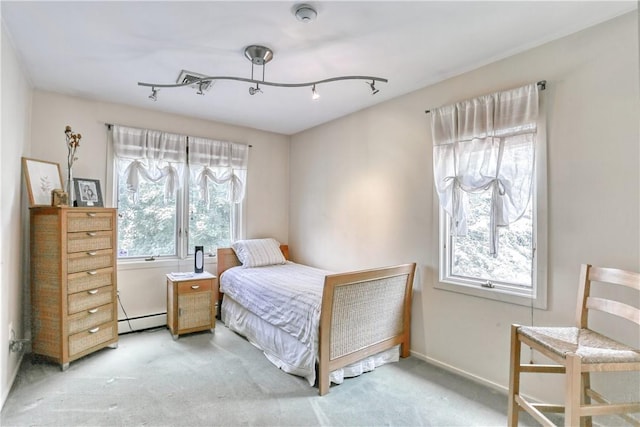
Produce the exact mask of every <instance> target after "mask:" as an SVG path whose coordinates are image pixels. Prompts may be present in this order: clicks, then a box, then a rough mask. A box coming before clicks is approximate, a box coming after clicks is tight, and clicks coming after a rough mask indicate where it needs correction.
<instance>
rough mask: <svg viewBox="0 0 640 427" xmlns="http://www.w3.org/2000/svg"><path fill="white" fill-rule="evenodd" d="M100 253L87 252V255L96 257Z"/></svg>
mask: <svg viewBox="0 0 640 427" xmlns="http://www.w3.org/2000/svg"><path fill="white" fill-rule="evenodd" d="M97 254H98V253H97V252H87V255H89V256H96V255H97Z"/></svg>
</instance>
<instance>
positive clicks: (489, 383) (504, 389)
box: [411, 350, 509, 395]
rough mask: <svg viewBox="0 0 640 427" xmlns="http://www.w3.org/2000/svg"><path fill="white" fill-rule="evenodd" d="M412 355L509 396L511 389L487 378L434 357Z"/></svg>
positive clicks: (413, 353)
mask: <svg viewBox="0 0 640 427" xmlns="http://www.w3.org/2000/svg"><path fill="white" fill-rule="evenodd" d="M411 355H412V356H414V357H417V358H418V359H420V360H424V361H425V362H427V363H430V364H432V365H435V366H437V367H439V368H442V369H444V370H445V371H449V372H452V373H454V374H457V375H460V376H462V377H465V378H468V379H470V380H472V381H475V382H477V383H480V384H483V385H486V386H487V387H490V388H492V389H494V390H496V391H499V392H501V393H504V394H505V395H507V394H509V387H508V386H504V385H502V384H498V383H495V382H493V381H489V380H488V379H486V378H483V377H480V376H478V375H475V374H472V373H471V372H467V371H465V370H463V369H460V368H456V367H455V366H452V365H449V364H448V363H444V362H441V361H440V360H437V359H434V358H432V357H428V356H425V355H424V354H422V353H418V352H417V351H413V350H411Z"/></svg>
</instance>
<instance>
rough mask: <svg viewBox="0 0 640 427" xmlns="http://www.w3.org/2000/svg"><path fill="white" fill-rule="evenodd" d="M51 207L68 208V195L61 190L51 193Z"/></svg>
mask: <svg viewBox="0 0 640 427" xmlns="http://www.w3.org/2000/svg"><path fill="white" fill-rule="evenodd" d="M51 206H69V195H68V194H67V192H66V191H64V190H63V189H61V188H54V189H53V190H52V191H51Z"/></svg>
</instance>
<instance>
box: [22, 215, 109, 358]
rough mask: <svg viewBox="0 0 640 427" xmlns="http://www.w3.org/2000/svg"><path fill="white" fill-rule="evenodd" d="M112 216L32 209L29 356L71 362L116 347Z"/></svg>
mask: <svg viewBox="0 0 640 427" xmlns="http://www.w3.org/2000/svg"><path fill="white" fill-rule="evenodd" d="M116 248H117V234H116V210H115V209H111V208H72V207H37V208H31V336H32V348H33V353H34V354H36V355H40V356H44V357H46V358H48V359H51V360H52V361H54V362H56V363H59V364H60V365H61V366H62V369H63V370H64V369H66V368H67V367H68V366H69V362H71V361H73V360H76V359H78V358H80V357H82V356H85V355H87V354H89V353H92V352H94V351H96V350H99V349H101V348H104V347H106V346H116V345H117V341H118V320H117V305H116V301H117V299H116V298H117V279H116V276H117V275H116Z"/></svg>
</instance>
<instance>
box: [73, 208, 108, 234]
mask: <svg viewBox="0 0 640 427" xmlns="http://www.w3.org/2000/svg"><path fill="white" fill-rule="evenodd" d="M113 229H114V224H113V216H112V215H111V213H108V212H91V211H88V212H87V211H85V212H69V213H68V214H67V232H69V233H74V232H78V231H101V230H113Z"/></svg>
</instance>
